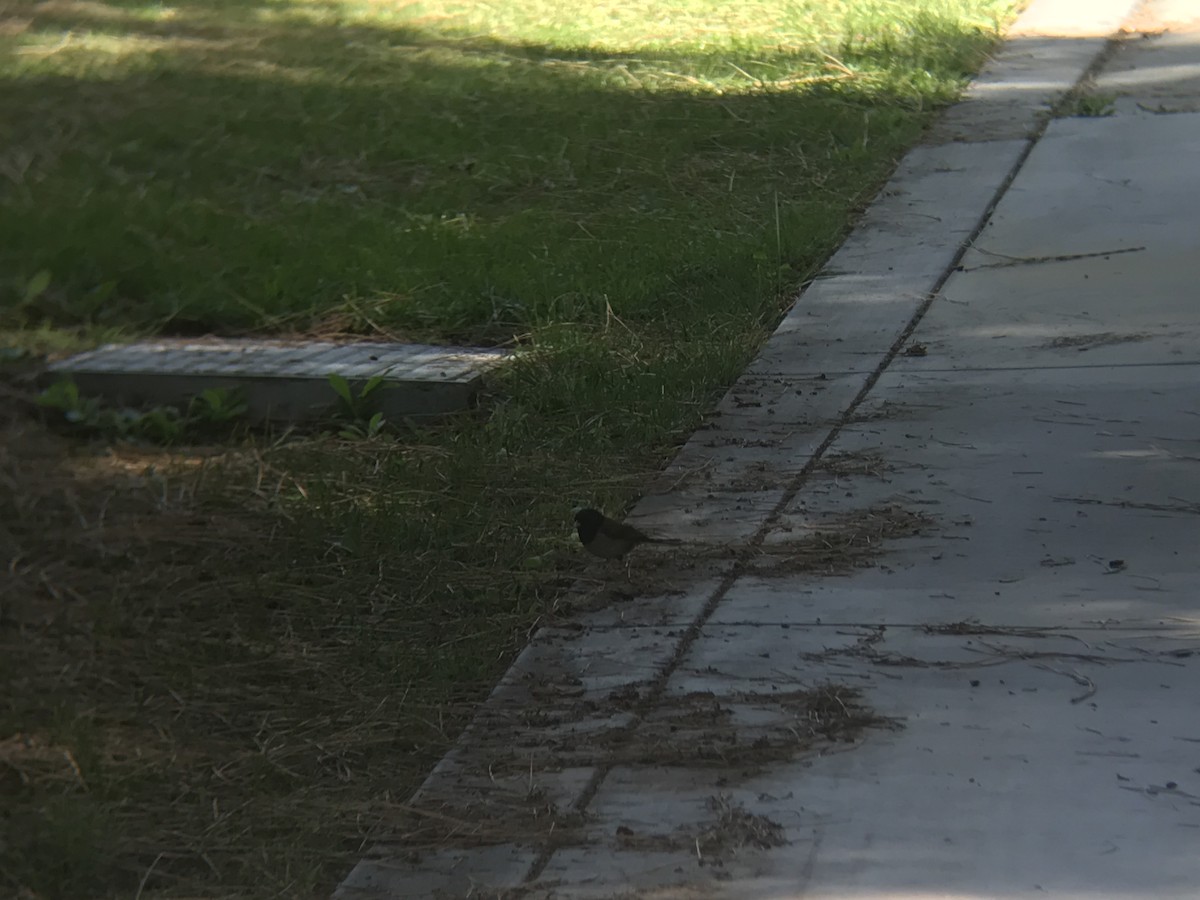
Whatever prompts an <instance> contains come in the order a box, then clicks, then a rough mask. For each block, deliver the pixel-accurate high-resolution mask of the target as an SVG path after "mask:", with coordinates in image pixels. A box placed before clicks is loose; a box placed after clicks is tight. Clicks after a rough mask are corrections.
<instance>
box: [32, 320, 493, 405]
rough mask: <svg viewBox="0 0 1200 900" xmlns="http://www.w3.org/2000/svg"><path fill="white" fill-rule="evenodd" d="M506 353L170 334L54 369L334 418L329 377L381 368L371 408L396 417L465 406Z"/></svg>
mask: <svg viewBox="0 0 1200 900" xmlns="http://www.w3.org/2000/svg"><path fill="white" fill-rule="evenodd" d="M506 356H507V354H506V353H504V352H503V351H498V350H485V349H473V348H465V347H433V346H427V345H422V344H381V343H358V344H336V343H331V342H328V341H304V342H296V341H278V340H260V339H232V338H230V339H216V338H213V339H205V340H167V339H162V340H153V341H140V342H135V343H131V344H109V345H106V346H103V347H100V348H98V349H96V350H91V351H88V352H86V353H81V354H78V355H76V356H72V357H68V358H67V359H63V360H58V361H56V362H54V363H51V364H50V366H48V372H49V377H51V378H59V377H62V376H64V375H65V376H70V377H71V378H72V379H73V380H74V381H75V383H76V384H77V385H78V386H79V388H80V390H81V391H82V392H83V393H85V394H92V395H97V396H102V397H105V398H106V399H108V400H109V401H110V402H112V403H116V404H119V405H141V404H151V403H153V404H169V405H175V406H186V405H187V404H188V403H189V402H191V400H192V399H193V398H195V397H196V396H198V395H199V394H200V393H201V392H202V391H205V390H209V389H217V390H240V391H242V392H243V394H244V396H245V400H246V404H247V407H248V409H247V413H248V415H249V417H250V418H251V419H254V420H259V421H265V420H281V421H309V420H312V419H318V418H325V417H328V416H330V415H332V414H334V413H335V412H336V411H337V410H338V408H339V404H340V402H341V401H340V400H339V399H338V397H337V395H336V394H335V393H334V392H333V390H332V388H331V387H330V385H329V381H328V378H329V376H330V375H340V376H341V377H343V378H345V379H346V380H347V381H348V382H350V384H351V386H352V387H353V389H354V390H355V391H356V392H357V391H360V390H361V389H362V387H363V385H364V384H365V383H366V382H367V380H368V379H370V378H373V377H376V376H378V377H380V378H382V379H383V384H382V385H381V386H380V388H379V389H378V390H377V392H375V393H373V394H372V396H371V406H372V408H373V409H378V410H379V411H381V412H383V414H384V415H385V417H390V418H393V419H397V418H402V417H404V416H419V415H432V414H437V413H446V412H452V411H454V410H459V409H463V408H465V407H466V406H468V405H469V403H470V401H471V398H472V397H473V396H474V395H475V393H476V392H477V391H478V390H479V387H480V385H481V381H482V373H483V372H484V371H485V370H487V369H488V368H491V367H492V366H495V365H496V364H498V363H499V362H501V361H502V360H503V359H504V358H505V357H506Z"/></svg>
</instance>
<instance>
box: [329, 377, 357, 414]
mask: <svg viewBox="0 0 1200 900" xmlns="http://www.w3.org/2000/svg"><path fill="white" fill-rule="evenodd" d="M329 386H330V387H332V388H333V390H334V393H336V394H337V395H338V396H339V397H341V398H342V401H343V402H344V403H345V404H346V406H348V407H350V408H351V409H353V408H354V392H353V391H351V390H350V382H348V381H347V380H346V379H345V378H343V377H342V376H341V375H338V374H337V373H336V372H335V373H332V374H331V375H330V376H329Z"/></svg>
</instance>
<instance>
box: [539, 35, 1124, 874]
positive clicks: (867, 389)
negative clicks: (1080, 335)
mask: <svg viewBox="0 0 1200 900" xmlns="http://www.w3.org/2000/svg"><path fill="white" fill-rule="evenodd" d="M1118 43H1119V38H1112V39H1110V40H1109V41H1108V43H1107V44H1106V45H1105V48H1104V49H1103V50H1102V51H1101V52H1100V53H1098V54H1097V56H1096V59H1095V60H1094V61H1093V62H1092V64H1091V65H1090V66H1088V68H1087V69H1086V70H1085V71H1084V73H1083V74H1082V75H1081V76H1080V78H1079V80H1078V81H1077V82H1076V83H1075V86H1074V87H1073V88H1072V89H1071V90H1070V91H1068V92H1067V93H1066V94H1065V95H1064V97H1070V96H1073V95H1074V94H1075V93H1076V92H1077V91H1078V90H1079V88H1080V86H1081V85H1083V84H1085V83H1086V82H1087V80H1088V79H1089V78H1091V77H1092V75H1093V74H1094V73H1095V72H1096V71H1097V69H1098V68H1099V67H1100V66H1101V65H1102V64H1103V62H1104V60H1106V59H1107V58H1108V57H1109V56H1110V54H1111V53H1112V52H1113V50H1114V48H1115V47H1116V46H1117V44H1118ZM1051 118H1052V115H1050V116H1043V117H1041V119H1040V121H1038V122H1037V124H1036V125H1035V126H1034V128H1033V129H1032V130H1031V131H1030V133H1029V135H1028V137H1027V138H1026V139H1025V146H1024V148H1023V149H1022V150H1021V153H1020V155H1019V156H1018V157H1017V159H1016V161H1015V162H1014V163H1013V165H1012V167H1011V168H1010V169H1009V172H1008V174H1007V175H1006V176H1005V177H1004V180H1003V181H1002V182H1001V183H1000V185H999V187H997V189H996V191H995V193H994V194H993V195H992V198H991V200H990V201H989V202H988V204H987V206H986V207H985V208H984V209H983V211H982V212H981V213H980V216H979V218H978V220H977V221H976V223H975V225H974V227H973V228H972V229H971V232H970V233H969V234H968V235H967V236H966V238H965V239H964V240H963V241H962V243H961V244H960V245H959V247H958V249H957V250H956V252H955V254H954V257H953V258H952V259H951V260H950V263H949V264H948V265H947V266H946V267H945V269H944V270H943V271H942V272H941V274H940V275H939V276H938V277H937V279H936V280H935V282H934V283H933V285H932V286H931V288H930V290H929V291H928V293H926V295H925V297H924V299H923V300H922V301H921V303H920V305H919V306H918V307H917V309H916V311H915V312H914V313H913V314H912V316H911V317H910V318H909V320H908V322H907V323H906V325H905V327H904V329H903V331H901V333H900V335H899V336H898V337H897V338H896V340H895V341H893V342H892V345H891V346H890V347H889V348H888V350H887V351H886V352H885V353H884V355H883V357H882V358H881V359H880V361H879V364H878V365H876V367H875V368H874V369H873V370H872V371H871V372H870V373H869V374H868V375H867V377H866V380H865V381H864V382H863V386H862V387H861V388H860V389H859V391H858V393H857V394H855V396H854V398H853V399H852V400H851V401H850V403H849V404H848V405H847V406H846V408H845V409H844V410H843V411H842V413H841V415H840V416H839V417H838V419H837V421H836V422H835V423H834V424H833V426H832V427H831V428H830V430H829V433H828V434H827V435H826V436H825V438H824V440H822V441H821V444H820V445H819V446H818V447H817V449H816V450H815V451H813V453H812V455H811V456H810V457H809V459H808V461H807V462H806V463H805V464H804V466H803V468H801V469H800V471H799V472H797V473H796V474H795V475H794V476H792V477H791V478H790V479H789V481H788V484H787V487H786V489H785V490H784V492H783V496H782V497H781V498H780V499H779V501H778V502H777V503H776V504H775V506H774V507H773V508H772V509H771V511H770V512H769V513H768V514H767V515H766V516H765V517H764V519H763V521H762V523H761V524H760V525H759V526H758V528H757V529H756V530H755V532H754V534H753V535H751V536H750V538H749V540H747V542H746V548H747V549H748V550H751V551H753V550H755V549H758V548H759V547H761V546H762V544H763V542H764V541H765V540H766V536H767V534H768V532H769V531H770V530H771V528H772V526H773V525H774V524H775V523H776V522H778V520H779V518H780V516H781V515H782V514H783V512H784V510H785V509H787V507H788V506H789V505H790V504H791V503H792V501H793V500H795V498H796V495H797V494H799V492H800V491H801V490H802V489H803V487H804V485H805V483H806V482H807V480H808V478H809V476H810V475H811V474H812V472H813V470H814V469H816V467H817V466H818V464H819V463H820V462H821V460H822V459H823V457H824V455H825V453H826V452H827V451H828V450H829V448H830V447H831V446H832V445H833V444H834V442H835V441H837V439H838V437H839V436H840V435H841V432H842V429H843V428H845V426H846V424H847V423H848V422H849V421H850V420H851V418H853V416H854V414H855V413H856V411H857V410H858V408H859V407H860V406H861V405H862V403H863V402H864V401H865V400H866V398H867V396H868V395H869V394H870V393H871V391H872V390H873V389H874V387H875V385H876V384H877V383H878V381H879V379H880V377H882V375H883V373H884V372H885V371H887V369H888V367H889V366H890V365H891V364H892V361H893V360H894V359H895V358H896V356H897V354H899V352H900V350H901V348H903V347H904V345H905V344H906V343H907V342H908V340H909V339H910V338H911V337H912V335H913V332H914V331H915V330H916V329H917V326H918V325H919V324H920V323H921V320H922V319H923V318H924V317H925V315H926V313H927V312H928V311H929V308H930V307H931V306H932V305H933V301H934V300H935V299H936V298H937V296H938V294H939V293H941V290H942V288H943V287H944V286H945V284H946V281H947V280H948V279H949V278H950V276H951V275H952V274H953V273H954V272H955V270H957V269H958V267H959V265H960V264H961V262H962V259H963V257H964V255H965V254H966V253H967V251H968V250H969V249H971V247H972V245H973V243H974V241H975V239H976V238H977V237H978V236H979V234H980V232H981V231H982V230H983V228H984V226H985V225H986V224H987V222H988V220H989V219H990V218H991V215H992V213H993V211H994V210H995V208H996V205H997V204H998V203H999V202H1000V200H1001V199H1002V198H1003V197H1004V195H1005V194H1006V193H1007V192H1008V190H1009V188H1010V187H1011V186H1012V183H1013V181H1014V180H1015V179H1016V177H1017V175H1018V173H1020V171H1021V169H1022V168H1023V167H1024V166H1025V163H1026V161H1027V160H1028V159H1029V154H1030V153H1031V152H1032V151H1033V148H1034V147H1035V146H1036V145H1037V143H1038V141H1039V140H1041V138H1042V136H1043V135H1044V134H1045V132H1046V129H1047V128H1048V127H1049V124H1050V120H1051ZM802 299H803V298H801V301H802ZM743 574H744V563H743V562H742V561H741V560H738V561H736V562H735V563H734V565H733V566H732V568H731V569H730V570H729V572H728V573H727V574H726V575H725V576H724V578H722V580H721V582H720V584H718V585H717V587H716V588H715V589H714V591H713V594H712V596H711V597H709V599H708V601H707V602H706V603H705V604H704V607H703V609H701V611H700V613H699V614H698V615H697V616H696V618H695V619H694V620H693V621H692V622H691V624H689V625H688V627H687V629H686V630H685V631H684V633H683V635H682V636H681V637H680V639H679V643H678V645H677V646H676V648H675V652H674V653H673V654H672V655H671V658H670V659H669V660H668V661H667V662H666V664H665V665H664V666H663V667H662V668H661V670H660V671H659V672H658V674H657V675H656V676H655V678H654V679H653V680H652V681H651V682H649V683H648V685H647V686H646V690H645V691H644V692H643V694H642V697H641V700H640V702H639V703H638V704H637V706H636V708H635V709H634V714H633V716H632V718H631V719H630V721H629V723H628V724H627V725H626V726H625V727H624V728H623V729H622V732H623V734H624V735H631V734H632V733H633V732H634V731H635V730H636V729H637V728H638V727H639V726H640V725H641V724H642V723H643V721H644V720H645V717H646V715H647V714H648V713H649V712H650V711H651V710H652V709H653V708H654V706H655V705H656V704H657V703H658V701H659V700H660V699H661V698H662V695H663V693H664V691H665V690H666V687H667V683H668V681H669V680H670V678H671V676H672V675H673V674H674V673H675V671H676V670H677V669H678V668H679V666H680V664H681V663H682V661H683V659H684V657H685V656H686V655H687V654H688V651H689V650H691V648H692V645H693V644H694V643H695V642H696V640H697V638H698V637H699V636H700V632H701V631H702V630H703V628H704V626H705V625H706V624H707V623H708V620H709V619H710V618H711V617H712V615H713V613H714V612H715V611H716V609H717V607H718V606H719V605H720V603H721V601H722V600H723V599H724V598H725V596H726V595H727V594H728V592H729V590H730V588H732V587H733V585H734V583H736V582H737V580H738V579H739V578H740V577H741V576H742V575H743ZM611 768H612V765H611V763H608V762H603V763H601V764H599V765H598V766H597V767H596V771H595V772H594V773H593V774H592V777H591V778H590V779H589V780H588V783H587V785H586V786H585V787H584V789H583V791H582V792H581V794H580V796H579V798H578V799H577V800H576V801H575V803H574V804H573V808H574V809H575V811H576V812H584V811H585V810H586V809H587V807H588V805H589V804H590V803H591V801H592V799H593V798H594V797H595V796H596V793H597V792H598V791H599V789H600V786H601V785H602V784H603V783H604V780H605V778H607V777H608V774H609V772H610V770H611ZM553 855H554V847H553V846H546V847H544V848H543V849H542V850H541V851H540V852H539V853H538V855H537V857H536V858H535V859H534V861H533V863H532V864H531V865H530V868H529V871H528V872H527V874H526V875H525V878H524V879H523V882H524V884H525V886H527V887H528V886H532V882H535V881H536V880H537V879H538V878H539V877H540V876H541V874H542V872H543V871H544V870H545V868H546V866H547V865H548V864H549V862H550V859H551V857H552V856H553ZM520 890H521V889H518V892H520Z"/></svg>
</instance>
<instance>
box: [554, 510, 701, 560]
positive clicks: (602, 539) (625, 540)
mask: <svg viewBox="0 0 1200 900" xmlns="http://www.w3.org/2000/svg"><path fill="white" fill-rule="evenodd" d="M575 530H576V531H577V532H579V542H580V543H581V544H583V546H584V549H586V550H587V551H588V552H589V553H594V554H595V555H596V556H599V557H600V558H601V559H620V558H621V557H622V556H624V555H625V554H626V553H628V552H629V551H630V550H632V549H633V548H634V547H636V546H637V545H638V544H677V543H679V542H678V541H673V540H669V539H667V538H656V537H650V535H648V534H646V533H644V532H642V531H638V530H637V529H636V528H634V527H633V526H632V525H625V524H624V523H622V522H614V521H613V520H612V519H610V518H608V516H606V515H604V513H602V512H600V510H598V509H581V510H580V511H579V512H577V513H575Z"/></svg>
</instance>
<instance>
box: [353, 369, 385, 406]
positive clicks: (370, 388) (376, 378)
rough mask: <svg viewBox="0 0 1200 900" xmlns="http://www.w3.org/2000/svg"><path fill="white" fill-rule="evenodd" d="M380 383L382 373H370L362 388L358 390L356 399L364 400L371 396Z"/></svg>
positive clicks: (381, 381)
mask: <svg viewBox="0 0 1200 900" xmlns="http://www.w3.org/2000/svg"><path fill="white" fill-rule="evenodd" d="M381 384H383V376H382V375H372V376H371V377H370V378H369V379H368V380H367V383H366V384H364V385H363V389H362V390H361V391H359V392H358V399H359V400H366V399H367V398H368V397H369V396H371V394H373V393H375V391H376V390H378V388H379V386H380V385H381Z"/></svg>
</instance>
